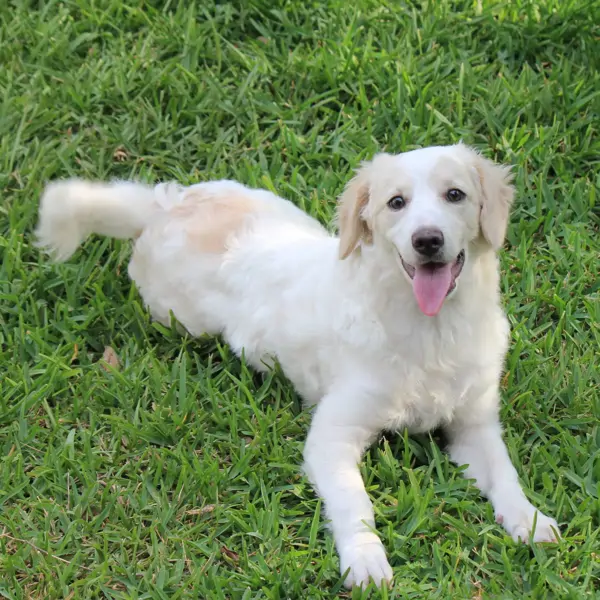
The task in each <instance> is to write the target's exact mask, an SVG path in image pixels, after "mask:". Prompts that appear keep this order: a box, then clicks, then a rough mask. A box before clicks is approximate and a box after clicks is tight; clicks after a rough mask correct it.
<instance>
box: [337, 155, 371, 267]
mask: <svg viewBox="0 0 600 600" xmlns="http://www.w3.org/2000/svg"><path fill="white" fill-rule="evenodd" d="M367 171H368V164H364V165H363V166H361V168H360V169H359V171H358V172H357V173H356V175H355V176H354V178H353V179H351V180H350V182H349V183H348V185H347V186H346V189H345V190H344V192H343V193H342V195H341V196H340V199H339V203H338V226H339V229H340V250H339V256H340V258H341V259H344V258H347V257H348V256H350V254H352V252H354V250H355V249H356V248H357V246H358V244H359V242H360V241H361V240H362V241H363V242H366V243H371V241H372V239H373V232H372V231H371V228H370V227H369V224H368V223H367V221H366V219H365V215H364V209H365V207H366V206H367V204H368V203H369V180H368V176H367Z"/></svg>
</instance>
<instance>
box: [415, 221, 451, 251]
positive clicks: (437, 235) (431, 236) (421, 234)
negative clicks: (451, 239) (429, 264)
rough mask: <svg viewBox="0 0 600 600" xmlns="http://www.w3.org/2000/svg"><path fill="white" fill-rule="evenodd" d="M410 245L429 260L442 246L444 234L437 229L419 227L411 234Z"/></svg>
mask: <svg viewBox="0 0 600 600" xmlns="http://www.w3.org/2000/svg"><path fill="white" fill-rule="evenodd" d="M412 245H413V248H414V249H415V250H416V251H417V252H418V253H419V254H422V255H423V256H427V257H428V258H431V257H432V256H434V255H435V254H437V253H438V252H439V251H440V249H441V248H442V246H443V245H444V234H443V233H442V232H441V231H440V230H439V229H438V228H437V227H421V228H420V229H417V231H415V232H414V233H413V234H412Z"/></svg>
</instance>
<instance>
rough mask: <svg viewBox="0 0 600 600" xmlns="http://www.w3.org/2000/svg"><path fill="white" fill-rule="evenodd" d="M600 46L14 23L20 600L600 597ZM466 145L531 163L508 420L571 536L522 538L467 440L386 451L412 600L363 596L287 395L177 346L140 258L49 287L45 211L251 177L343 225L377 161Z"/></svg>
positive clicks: (86, 255)
mask: <svg viewBox="0 0 600 600" xmlns="http://www.w3.org/2000/svg"><path fill="white" fill-rule="evenodd" d="M508 4H510V6H506V5H508ZM142 6H143V8H142ZM599 23H600V3H599V2H598V0H595V1H593V2H592V1H590V2H585V1H581V2H574V1H570V0H554V1H552V0H547V1H545V2H535V1H527V2H526V1H525V0H516V1H514V2H511V3H504V2H497V3H492V2H474V1H459V0H457V1H455V2H450V1H446V0H440V1H436V2H399V1H398V2H396V1H392V0H380V1H375V0H357V1H355V2H350V1H347V0H346V1H343V0H323V1H318V0H312V1H310V0H308V1H302V2H301V1H285V0H269V1H267V0H251V1H250V0H248V1H235V2H213V1H208V0H207V1H205V2H195V3H194V2H187V3H186V2H179V3H178V2H177V1H172V2H171V1H166V2H159V1H156V0H155V1H152V2H141V0H135V1H134V0H125V1H119V0H63V1H61V2H57V1H54V0H48V1H46V2H33V1H26V0H11V1H9V2H6V3H3V4H2V8H0V65H1V67H0V91H1V94H2V100H1V103H0V111H1V112H0V144H1V150H0V160H1V168H0V182H1V189H2V197H1V202H0V376H1V380H0V449H1V458H0V597H2V598H7V599H11V600H12V599H15V600H16V599H42V598H43V599H59V598H66V599H79V598H81V599H87V598H122V599H125V598H131V599H142V598H152V599H154V598H156V599H177V598H200V599H208V600H213V599H214V600H219V599H238V598H244V599H250V598H252V599H255V598H265V599H284V598H290V599H291V598H293V599H311V600H312V599H321V598H333V597H342V598H360V597H363V596H364V597H367V596H369V597H373V598H376V597H382V598H419V599H421V598H441V599H448V598H457V599H461V600H464V599H469V598H472V599H484V598H561V599H564V598H566V599H571V598H573V599H575V598H597V597H598V596H597V594H600V451H599V447H600V425H599V423H600V391H599V390H600V377H599V373H598V370H599V364H600V355H599V348H600V330H599V323H600V302H599V301H598V297H599V291H600V286H599V283H598V272H599V270H600V269H599V265H600V244H599V234H600V232H599V228H600V216H599V215H600V211H599V204H600V198H599V197H598V187H599V184H600V175H599V172H600V161H599V157H600V141H599V138H598V124H599V122H600V74H599V72H600V27H599V25H598V24H599ZM461 138H462V139H463V140H464V141H466V142H468V143H470V144H473V145H475V146H476V147H478V148H480V149H481V150H482V151H483V152H484V154H486V155H487V156H489V157H493V158H495V159H497V160H499V161H506V162H509V163H512V164H514V165H515V175H516V185H517V188H518V201H517V204H516V207H515V210H514V213H513V216H512V220H511V225H510V230H509V234H508V240H507V243H506V245H505V248H504V250H503V252H502V255H501V263H502V291H503V294H504V298H505V304H506V309H507V312H508V314H509V318H510V322H511V325H512V343H511V347H510V351H509V355H508V357H507V363H506V375H505V377H504V379H503V382H502V388H503V406H502V415H503V420H504V423H505V428H506V439H507V442H508V445H509V449H510V454H511V457H512V459H513V460H514V462H515V464H516V466H517V469H518V471H519V474H520V476H521V479H522V481H523V484H524V486H525V489H526V490H527V493H528V495H529V497H530V498H531V499H532V500H533V501H534V502H535V503H536V504H537V505H538V506H539V507H540V508H541V509H542V510H544V512H547V513H548V514H551V515H552V516H555V517H556V518H557V520H558V522H559V523H560V524H561V527H562V530H563V533H564V539H563V540H562V541H561V542H560V543H559V544H557V545H547V546H539V547H531V546H527V545H518V544H515V543H514V542H512V541H511V540H510V538H508V536H507V535H505V533H504V531H503V529H502V528H501V527H500V526H499V525H496V524H495V523H494V518H493V513H492V509H491V506H490V505H489V504H488V503H486V502H485V501H484V500H482V499H481V498H480V497H479V495H478V493H477V491H476V489H475V488H474V485H473V483H472V482H470V481H467V480H465V479H463V477H462V476H461V474H460V470H459V469H457V468H456V467H455V466H454V465H452V464H450V463H449V461H448V459H447V457H446V455H445V454H444V453H443V440H441V439H440V438H439V437H438V436H437V435H433V436H420V437H416V438H409V437H408V436H406V435H405V434H404V433H403V432H400V433H398V434H397V435H386V436H385V437H384V438H382V439H381V441H380V442H379V443H378V444H377V445H375V446H374V447H373V448H372V449H371V450H370V451H369V453H368V454H367V456H366V457H365V461H364V463H363V465H362V472H363V475H364V477H365V479H366V482H367V486H368V489H369V492H370V494H371V496H372V498H373V499H374V501H375V509H376V515H377V522H378V525H379V527H380V531H381V533H382V537H383V538H384V543H385V545H386V547H387V548H388V550H389V555H390V562H391V564H392V566H393V567H394V573H395V584H394V586H393V589H391V590H388V591H384V592H383V593H381V594H380V593H378V592H374V591H372V590H369V591H366V592H364V593H363V594H361V592H360V590H354V591H353V592H346V591H344V590H343V589H342V588H341V583H340V578H339V573H338V561H337V556H336V554H335V551H334V548H333V544H332V540H331V537H330V536H329V535H328V533H327V528H326V527H327V526H326V522H325V517H324V514H323V512H322V507H321V505H320V503H319V502H318V501H317V499H316V497H315V495H314V493H313V491H312V489H311V487H310V486H309V485H308V483H307V481H306V479H305V478H304V476H303V475H302V471H301V452H302V447H303V440H304V438H305V436H306V432H307V428H308V424H309V422H310V418H309V414H308V412H307V411H303V410H302V408H301V406H300V403H299V399H298V397H297V396H296V395H295V394H294V392H293V390H292V388H291V386H290V384H289V383H288V382H287V381H286V380H285V378H284V377H283V375H282V374H281V373H280V372H273V373H271V374H269V375H268V376H262V377H261V376H258V375H255V374H253V373H252V372H251V371H250V370H249V369H248V368H247V367H246V365H244V363H243V361H240V360H238V359H236V358H235V357H234V356H232V354H231V352H230V351H229V349H228V348H227V347H226V346H224V345H223V344H222V343H221V342H220V341H219V340H215V339H203V340H193V339H188V338H182V337H181V336H179V335H178V334H177V333H176V332H175V330H174V329H173V330H170V329H165V328H163V327H161V326H158V325H156V324H153V323H152V322H151V321H150V319H149V317H148V314H147V312H146V310H145V309H144V307H143V304H142V303H141V301H140V297H139V296H138V294H137V292H136V290H135V288H134V286H132V284H131V282H130V281H129V279H128V277H127V271H126V265H127V260H128V257H129V254H130V244H129V243H127V242H118V241H115V240H107V239H101V238H91V239H90V240H89V241H88V242H87V243H86V244H85V245H84V246H83V248H82V249H81V250H80V251H79V252H78V253H77V254H76V255H75V256H74V257H73V258H72V259H71V260H70V261H69V262H67V263H65V264H62V265H53V264H51V263H50V262H49V261H48V260H46V259H45V258H44V257H42V256H40V254H39V253H38V252H37V251H36V249H35V248H34V247H33V245H32V230H33V228H34V226H35V222H36V211H37V203H38V199H39V196H40V192H41V190H42V186H43V185H44V182H46V181H47V180H49V179H52V178H60V177H67V176H79V177H88V178H102V179H104V178H113V177H126V178H129V177H136V178H141V179H143V180H147V181H158V180H170V179H177V180H180V181H182V182H184V183H192V182H196V181H204V180H208V179H213V178H221V177H227V178H235V179H238V180H240V181H242V182H244V183H247V184H250V185H256V186H262V187H267V188H269V189H273V190H276V191H277V192H279V193H280V194H282V195H284V196H287V197H288V198H290V199H291V200H293V201H294V202H296V203H297V204H299V205H300V206H302V207H304V208H305V209H306V210H308V211H309V212H311V213H312V214H314V215H315V216H317V217H318V218H320V219H321V220H323V222H325V223H331V220H332V216H333V210H334V206H335V198H336V196H337V195H338V194H339V192H340V191H341V189H342V187H343V185H344V182H345V181H346V180H347V179H348V178H349V176H350V173H351V171H352V169H353V168H354V167H356V166H357V164H358V163H359V162H360V160H361V159H363V158H366V157H370V156H371V155H372V154H373V153H375V152H376V151H377V150H381V149H386V150H388V151H392V152H399V151H403V150H408V149H413V148H416V147H420V146H422V145H428V144H445V143H451V142H455V141H458V140H459V139H461ZM107 347H109V348H112V350H113V351H114V355H109V354H110V351H105V348H107ZM105 352H107V354H105ZM115 355H116V357H118V364H117V360H116V359H115ZM103 356H104V358H103Z"/></svg>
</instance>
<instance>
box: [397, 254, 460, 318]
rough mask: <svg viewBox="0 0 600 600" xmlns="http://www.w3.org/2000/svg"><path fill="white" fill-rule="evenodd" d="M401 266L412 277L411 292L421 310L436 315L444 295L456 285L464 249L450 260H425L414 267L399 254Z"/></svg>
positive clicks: (442, 302) (428, 314) (426, 313)
mask: <svg viewBox="0 0 600 600" xmlns="http://www.w3.org/2000/svg"><path fill="white" fill-rule="evenodd" d="M400 260H401V261H402V266H403V267H404V270H405V271H406V273H407V274H408V276H409V277H410V278H411V279H412V284H413V292H414V294H415V298H416V300H417V304H418V305H419V308H420V309H421V311H422V312H423V313H424V314H425V315H427V316H428V317H433V316H435V315H437V314H438V313H439V312H440V310H441V308H442V304H444V300H445V299H446V296H448V294H450V292H452V291H453V290H454V288H455V287H456V280H457V279H458V276H459V275H460V272H461V271H462V268H463V265H464V264H465V251H464V250H461V251H460V252H459V253H458V256H457V257H456V259H455V260H454V261H452V262H448V263H442V262H427V263H423V264H420V265H417V266H416V267H413V266H412V265H409V264H408V263H407V262H405V261H404V259H403V258H402V256H400Z"/></svg>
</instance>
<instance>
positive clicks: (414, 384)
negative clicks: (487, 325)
mask: <svg viewBox="0 0 600 600" xmlns="http://www.w3.org/2000/svg"><path fill="white" fill-rule="evenodd" d="M464 341H465V340H461V339H454V340H445V343H438V344H437V345H430V346H428V347H424V346H421V347H418V346H417V345H415V346H414V347H413V349H412V352H410V353H406V354H404V353H402V354H400V355H398V356H396V357H394V359H393V360H392V364H391V366H390V373H389V375H390V380H389V381H390V395H389V396H388V402H389V423H388V425H387V427H388V428H389V429H403V428H408V429H409V430H411V431H415V432H423V431H429V430H431V429H433V428H435V427H438V426H440V425H444V424H446V423H449V422H450V421H451V420H452V418H453V416H454V414H455V412H456V410H457V409H459V408H460V407H462V406H463V405H464V404H465V403H466V402H467V401H468V400H469V398H470V397H471V396H472V395H473V394H474V393H477V390H479V389H480V388H481V382H482V379H483V378H484V377H487V376H488V367H487V364H488V358H487V357H486V349H485V348H484V347H483V345H482V344H481V343H478V342H480V339H477V336H472V337H471V338H470V343H469V344H465V343H463V342H464Z"/></svg>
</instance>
